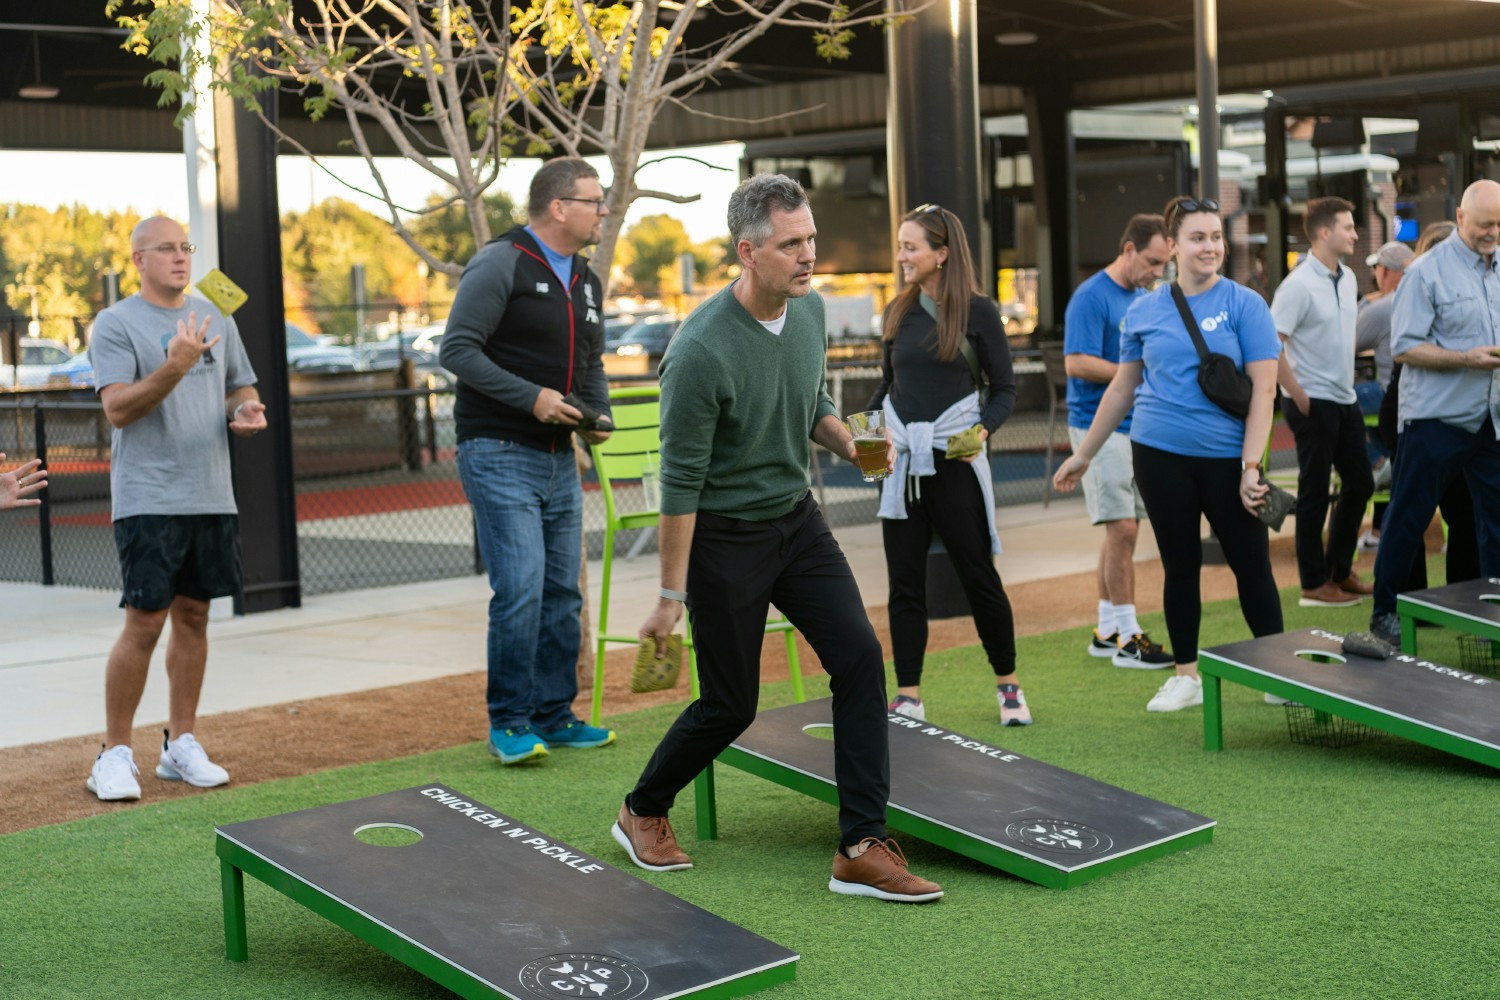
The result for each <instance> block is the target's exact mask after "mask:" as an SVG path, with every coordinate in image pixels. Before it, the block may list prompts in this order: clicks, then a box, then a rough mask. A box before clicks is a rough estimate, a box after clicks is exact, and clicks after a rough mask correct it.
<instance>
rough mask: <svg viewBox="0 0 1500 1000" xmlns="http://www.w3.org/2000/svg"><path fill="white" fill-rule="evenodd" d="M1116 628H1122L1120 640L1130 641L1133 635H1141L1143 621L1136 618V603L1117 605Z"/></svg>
mask: <svg viewBox="0 0 1500 1000" xmlns="http://www.w3.org/2000/svg"><path fill="white" fill-rule="evenodd" d="M1115 628H1117V629H1119V630H1120V641H1121V642H1128V641H1129V640H1130V637H1131V636H1133V635H1139V634H1140V631H1141V623H1140V622H1138V621H1136V620H1135V605H1134V604H1116V605H1115Z"/></svg>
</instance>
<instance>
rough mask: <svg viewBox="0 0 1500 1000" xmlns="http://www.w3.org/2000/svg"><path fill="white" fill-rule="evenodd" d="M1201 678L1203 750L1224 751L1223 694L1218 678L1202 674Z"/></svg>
mask: <svg viewBox="0 0 1500 1000" xmlns="http://www.w3.org/2000/svg"><path fill="white" fill-rule="evenodd" d="M1200 676H1201V677H1202V678H1203V749H1205V750H1223V749H1224V692H1223V690H1222V688H1221V687H1220V685H1219V678H1217V677H1215V676H1214V675H1213V674H1202V675H1200Z"/></svg>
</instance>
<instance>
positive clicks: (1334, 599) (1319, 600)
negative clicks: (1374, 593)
mask: <svg viewBox="0 0 1500 1000" xmlns="http://www.w3.org/2000/svg"><path fill="white" fill-rule="evenodd" d="M1359 602H1360V596H1359V595H1358V594H1351V593H1348V592H1347V591H1345V590H1342V589H1340V588H1339V585H1338V584H1336V583H1334V582H1333V581H1332V580H1330V581H1328V582H1327V583H1325V584H1323V586H1321V587H1319V588H1317V589H1316V590H1304V591H1303V592H1302V597H1301V598H1300V599H1299V600H1298V601H1297V604H1298V605H1299V606H1301V607H1304V608H1347V607H1349V606H1351V605H1354V604H1358V603H1359Z"/></svg>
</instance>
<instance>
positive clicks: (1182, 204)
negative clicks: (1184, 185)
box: [1176, 198, 1219, 215]
mask: <svg viewBox="0 0 1500 1000" xmlns="http://www.w3.org/2000/svg"><path fill="white" fill-rule="evenodd" d="M1176 208H1177V211H1178V212H1180V213H1182V214H1183V215H1188V214H1190V213H1192V212H1217V211H1218V210H1219V203H1218V202H1217V201H1214V200H1213V199H1212V198H1183V199H1182V200H1181V201H1179V202H1178V203H1177V206H1176Z"/></svg>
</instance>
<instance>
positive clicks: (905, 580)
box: [869, 205, 1031, 726]
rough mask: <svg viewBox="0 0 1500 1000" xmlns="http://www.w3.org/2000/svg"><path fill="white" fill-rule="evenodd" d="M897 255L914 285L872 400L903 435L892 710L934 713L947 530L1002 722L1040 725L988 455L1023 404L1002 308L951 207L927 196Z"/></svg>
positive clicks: (890, 484) (891, 506) (892, 311)
mask: <svg viewBox="0 0 1500 1000" xmlns="http://www.w3.org/2000/svg"><path fill="white" fill-rule="evenodd" d="M896 262H897V263H898V264H899V265H900V267H901V274H902V278H903V279H904V281H905V284H906V288H905V289H904V290H903V291H902V292H901V293H900V294H899V295H897V296H896V298H895V299H893V300H892V302H891V304H890V306H889V307H888V308H887V309H886V312H885V317H884V320H883V323H882V327H881V329H882V330H883V332H884V339H885V358H884V362H883V365H882V370H881V375H882V378H881V382H880V387H879V388H878V389H877V390H876V392H875V395H874V396H873V397H872V398H871V400H870V404H869V406H870V408H871V409H876V408H883V409H884V411H885V415H886V423H887V426H889V427H890V428H891V430H892V433H893V436H894V439H895V442H896V446H897V457H896V469H895V475H893V476H891V477H890V478H889V479H887V480H886V481H885V484H884V486H883V489H882V495H881V505H880V516H881V519H882V520H881V528H882V535H883V538H884V541H885V559H886V570H887V575H888V578H889V581H890V599H889V604H888V608H889V613H890V625H891V646H892V648H893V651H894V653H895V660H896V685H897V695H896V698H895V700H894V701H892V702H891V711H893V712H898V713H900V714H902V715H906V716H909V717H911V718H914V719H923V720H925V718H926V712H925V708H924V706H923V705H922V697H921V687H920V685H921V680H922V660H923V656H924V655H925V653H926V649H927V549H928V546H929V545H930V544H931V540H932V535H933V533H934V532H936V533H937V536H938V537H939V538H941V539H942V542H943V546H944V547H945V548H946V549H947V550H948V554H949V555H950V556H951V557H952V559H953V566H954V569H955V570H957V572H958V578H959V581H960V582H961V583H962V585H963V588H964V593H965V594H967V595H968V598H969V605H970V607H971V608H972V609H973V612H974V625H975V627H976V628H977V629H978V631H979V638H980V641H981V642H982V643H983V644H984V650H985V653H986V655H988V657H989V661H990V666H991V667H992V668H993V669H994V671H995V682H996V689H997V690H996V696H997V698H998V700H999V703H1000V722H1001V725H1005V726H1026V725H1030V724H1031V713H1030V711H1029V710H1028V708H1027V706H1026V697H1025V695H1023V694H1022V693H1021V689H1020V687H1019V685H1018V684H1017V683H1016V637H1015V623H1014V620H1013V618H1012V616H1011V608H1010V599H1009V598H1008V597H1006V595H1005V587H1004V586H1003V585H1002V584H1001V582H1000V574H999V573H998V572H996V571H995V559H994V556H995V554H996V553H998V552H999V551H1000V541H999V538H998V536H997V535H996V534H995V501H994V490H993V486H992V485H991V482H990V471H989V459H988V458H987V457H986V454H985V453H986V442H987V441H988V439H989V437H990V435H991V434H993V433H994V432H995V430H996V429H997V428H998V427H999V426H1000V425H1001V424H1002V423H1004V422H1005V419H1006V418H1007V417H1009V416H1010V413H1011V410H1012V409H1014V408H1015V404H1016V383H1015V377H1014V375H1013V373H1012V371H1011V360H1010V347H1009V345H1008V344H1007V343H1006V340H1005V330H1004V327H1003V326H1002V325H1001V323H1000V310H999V309H998V308H997V307H996V305H995V303H994V302H993V301H991V300H990V299H988V298H986V297H985V296H984V294H983V293H982V292H981V291H980V290H979V286H978V284H977V282H976V281H975V279H974V267H973V263H972V261H971V259H970V255H969V244H968V240H967V239H966V238H965V236H964V230H963V225H962V224H961V223H960V222H959V221H958V217H957V216H956V215H954V214H953V213H952V212H949V211H948V210H947V209H944V208H939V207H937V206H936V205H924V206H922V207H921V208H918V209H916V210H915V211H913V212H909V213H908V214H907V215H906V217H905V218H904V219H903V220H902V222H901V228H900V230H899V231H898V234H897V248H896ZM950 452H951V453H953V454H954V455H955V457H953V458H949V457H947V456H948V454H949V453H950Z"/></svg>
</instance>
